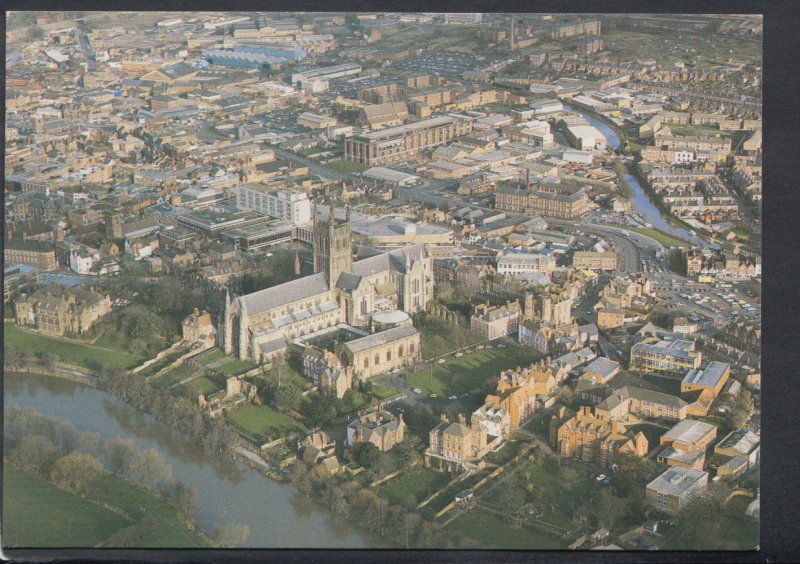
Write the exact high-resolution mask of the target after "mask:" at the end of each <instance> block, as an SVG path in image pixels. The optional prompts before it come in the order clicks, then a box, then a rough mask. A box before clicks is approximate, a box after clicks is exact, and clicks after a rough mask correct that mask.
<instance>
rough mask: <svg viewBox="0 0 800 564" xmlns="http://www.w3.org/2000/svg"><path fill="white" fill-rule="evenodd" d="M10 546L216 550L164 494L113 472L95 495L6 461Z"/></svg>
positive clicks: (6, 519)
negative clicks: (62, 485)
mask: <svg viewBox="0 0 800 564" xmlns="http://www.w3.org/2000/svg"><path fill="white" fill-rule="evenodd" d="M3 492H4V493H5V496H4V499H3V537H4V538H3V545H4V546H5V547H7V548H41V547H47V548H50V547H59V548H60V547H75V546H82V547H83V546H85V547H101V546H105V547H109V548H155V547H157V548H211V547H212V546H213V545H212V543H211V541H210V540H209V539H208V538H207V537H206V536H205V535H203V534H202V533H201V532H199V531H196V530H192V529H191V528H189V527H188V526H187V524H186V523H185V522H184V521H183V519H182V518H181V517H180V516H179V515H178V510H177V509H176V508H175V507H174V506H173V505H172V504H171V503H170V502H169V501H168V500H166V499H165V498H164V497H162V496H160V495H158V494H156V493H153V492H150V491H148V490H144V489H142V488H140V487H137V486H135V485H133V484H130V483H128V482H126V481H125V480H122V479H120V478H117V477H115V476H112V475H110V474H104V475H103V476H102V477H101V478H100V479H99V480H98V482H97V483H96V484H94V485H93V487H92V489H91V491H90V493H88V494H87V495H79V494H77V493H74V492H71V491H67V490H63V489H61V488H59V487H58V486H56V485H55V484H53V483H52V482H50V481H49V480H46V479H44V478H42V477H41V476H37V475H35V474H33V473H32V472H29V471H27V470H24V469H22V468H19V467H18V466H16V465H15V464H13V463H12V462H10V461H9V460H8V459H4V460H3Z"/></svg>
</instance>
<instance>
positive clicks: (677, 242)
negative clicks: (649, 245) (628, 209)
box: [628, 227, 691, 247]
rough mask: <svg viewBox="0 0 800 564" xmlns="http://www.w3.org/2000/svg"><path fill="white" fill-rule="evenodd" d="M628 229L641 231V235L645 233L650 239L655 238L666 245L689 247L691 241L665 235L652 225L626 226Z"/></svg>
mask: <svg viewBox="0 0 800 564" xmlns="http://www.w3.org/2000/svg"><path fill="white" fill-rule="evenodd" d="M628 229H630V230H631V231H636V232H637V233H641V234H642V235H646V236H647V237H650V238H651V239H655V240H656V241H658V242H659V243H661V244H662V245H665V246H667V247H691V243H689V242H688V241H684V240H683V239H678V238H677V237H673V236H672V235H667V234H666V233H664V232H663V231H661V230H660V229H655V228H654V227H628Z"/></svg>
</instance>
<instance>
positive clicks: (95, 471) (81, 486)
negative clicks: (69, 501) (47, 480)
mask: <svg viewBox="0 0 800 564" xmlns="http://www.w3.org/2000/svg"><path fill="white" fill-rule="evenodd" d="M102 474H103V465H102V464H100V461H99V460H97V459H96V458H95V457H94V456H92V455H90V454H83V453H80V452H72V453H70V454H67V455H65V456H62V457H61V458H59V459H58V460H56V461H55V463H54V464H53V468H52V470H51V471H50V477H51V478H52V480H53V481H54V482H55V483H56V485H57V486H58V487H60V488H63V489H65V490H71V491H74V492H78V493H83V492H86V491H87V490H88V489H89V486H90V485H92V483H94V482H95V481H96V480H98V479H99V478H100V476H101V475H102Z"/></svg>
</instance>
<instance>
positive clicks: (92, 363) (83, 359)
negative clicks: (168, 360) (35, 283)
mask: <svg viewBox="0 0 800 564" xmlns="http://www.w3.org/2000/svg"><path fill="white" fill-rule="evenodd" d="M3 329H4V331H5V337H4V339H3V345H4V346H6V347H15V348H16V349H18V350H29V351H32V352H34V353H43V352H52V353H55V354H57V355H58V358H59V359H60V360H62V361H64V362H69V363H73V364H77V365H79V366H85V367H86V368H94V367H105V368H112V369H113V368H133V367H134V366H136V365H137V364H139V363H140V362H141V360H142V357H140V356H137V355H133V354H128V353H124V352H120V351H110V350H105V349H101V348H98V347H96V346H92V345H82V344H78V343H74V342H71V341H65V340H62V339H58V338H56V337H47V336H45V335H39V334H36V333H28V332H27V331H22V330H21V329H20V328H19V327H17V326H16V324H14V323H4V324H3Z"/></svg>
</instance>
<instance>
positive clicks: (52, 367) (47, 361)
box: [42, 351, 59, 376]
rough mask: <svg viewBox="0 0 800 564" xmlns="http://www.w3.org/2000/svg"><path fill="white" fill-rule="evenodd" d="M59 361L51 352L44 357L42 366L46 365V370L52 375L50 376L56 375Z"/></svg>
mask: <svg viewBox="0 0 800 564" xmlns="http://www.w3.org/2000/svg"><path fill="white" fill-rule="evenodd" d="M58 360H59V359H58V355H57V354H56V353H53V352H50V351H48V352H46V353H44V354H43V355H42V364H44V367H45V370H47V371H48V372H49V373H50V376H53V375H54V374H55V372H56V366H57V365H58Z"/></svg>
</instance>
